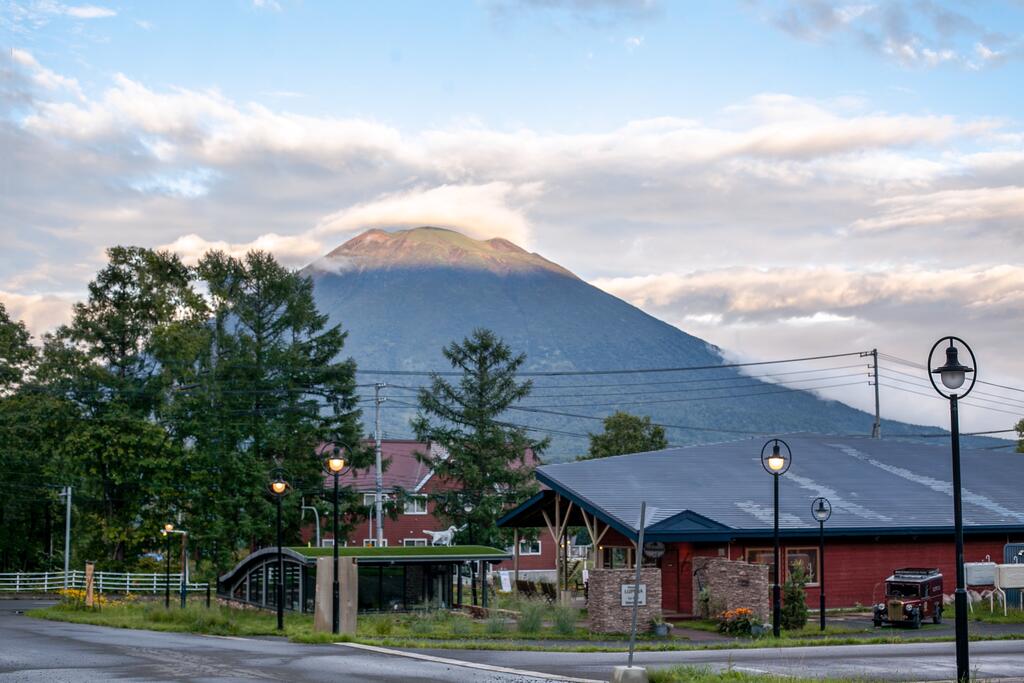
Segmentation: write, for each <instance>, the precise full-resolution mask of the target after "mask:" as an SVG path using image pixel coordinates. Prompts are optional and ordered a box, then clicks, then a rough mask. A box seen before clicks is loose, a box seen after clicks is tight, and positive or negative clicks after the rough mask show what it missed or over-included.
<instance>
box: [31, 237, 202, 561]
mask: <svg viewBox="0 0 1024 683" xmlns="http://www.w3.org/2000/svg"><path fill="white" fill-rule="evenodd" d="M107 255H108V258H109V263H108V264H107V266H106V267H105V268H103V269H102V270H101V271H100V272H99V273H98V274H97V276H96V278H95V279H94V280H93V281H92V282H91V283H90V284H89V295H88V298H87V300H86V301H84V302H82V303H78V304H76V305H75V307H74V317H73V320H72V322H71V324H70V325H66V326H62V327H61V328H59V329H58V330H57V331H56V332H55V333H54V334H53V335H51V336H49V337H48V338H47V340H46V343H45V346H44V354H43V362H42V363H41V365H40V368H39V372H38V376H39V379H40V380H41V381H43V382H45V383H46V384H47V385H48V387H49V388H50V390H51V391H53V392H54V393H55V395H58V396H61V397H63V398H66V400H68V401H70V402H71V404H72V405H73V407H74V411H75V419H74V422H73V424H71V425H70V427H69V429H68V431H67V433H66V435H65V438H64V439H63V441H62V442H61V444H60V446H59V447H58V449H57V451H56V453H54V454H52V455H53V457H54V458H55V463H54V474H55V475H56V476H59V477H61V478H62V479H63V478H74V479H75V480H76V482H77V483H78V489H77V491H76V501H77V503H78V505H77V506H76V511H77V512H78V513H79V522H80V523H79V524H78V525H77V527H76V529H77V533H76V537H77V539H79V541H80V545H81V547H82V549H83V550H84V552H85V553H86V554H87V555H89V556H91V557H93V558H96V559H99V560H101V561H104V562H105V563H106V564H107V566H121V565H124V564H126V563H128V564H130V563H132V562H134V561H135V560H136V558H137V557H138V556H139V554H140V553H141V552H142V551H144V550H145V549H147V548H149V547H151V546H152V544H153V540H154V539H155V538H157V537H158V531H159V528H160V526H161V524H162V523H163V522H165V521H166V520H167V518H168V515H169V514H171V513H172V511H173V510H174V508H175V507H177V502H178V501H177V500H176V498H177V496H175V495H174V493H175V484H176V482H180V480H181V474H182V471H181V465H182V464H183V462H184V458H183V457H182V448H181V446H182V444H181V443H180V442H176V441H175V440H174V439H173V438H171V435H170V434H168V432H167V431H166V430H164V429H163V428H162V427H161V426H160V425H159V424H158V422H157V420H158V419H159V416H160V415H161V413H162V411H163V408H164V406H165V405H166V403H167V401H168V400H169V393H170V392H171V390H172V389H173V387H174V384H175V375H176V368H174V367H173V366H171V365H168V364H166V363H164V362H163V361H164V360H165V359H164V358H163V351H165V350H166V349H167V348H174V347H175V346H176V343H175V342H174V341H172V340H178V339H180V338H181V337H183V336H186V337H187V336H189V335H190V334H192V335H194V334H196V333H197V332H198V330H199V328H200V327H201V325H202V321H203V319H204V318H205V307H204V305H203V302H202V299H201V298H200V297H199V296H198V295H197V294H196V292H195V291H194V290H193V289H192V286H191V283H190V271H189V269H188V268H187V267H186V266H184V265H183V264H182V263H181V261H180V260H179V259H178V258H177V257H176V256H173V255H171V254H167V253H162V252H154V251H151V250H149V249H143V248H139V247H113V248H111V249H109V250H108V252H107Z"/></svg>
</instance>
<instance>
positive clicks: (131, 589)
mask: <svg viewBox="0 0 1024 683" xmlns="http://www.w3.org/2000/svg"><path fill="white" fill-rule="evenodd" d="M66 579H67V580H66V581H65V575H64V572H12V573H6V574H0V593H53V592H56V591H58V590H61V589H63V588H75V589H84V588H85V572H84V571H70V572H68V573H67V577H66ZM181 580H182V577H181V574H180V573H177V574H171V575H170V576H169V577H168V575H166V574H164V573H162V572H161V573H153V574H140V573H130V572H96V573H95V574H93V589H94V590H95V591H97V592H98V593H104V592H108V593H162V592H163V591H164V590H166V589H167V588H168V587H169V588H170V589H171V592H175V593H177V592H180V591H181ZM208 585H209V584H206V583H193V582H189V583H187V584H186V585H185V590H186V591H188V592H190V593H195V592H201V591H205V590H206V589H207V587H208Z"/></svg>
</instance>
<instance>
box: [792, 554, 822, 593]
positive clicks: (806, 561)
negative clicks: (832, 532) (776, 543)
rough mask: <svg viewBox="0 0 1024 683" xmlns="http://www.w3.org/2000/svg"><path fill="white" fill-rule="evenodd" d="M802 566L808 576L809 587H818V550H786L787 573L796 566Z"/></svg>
mask: <svg viewBox="0 0 1024 683" xmlns="http://www.w3.org/2000/svg"><path fill="white" fill-rule="evenodd" d="M797 564H799V565H801V566H803V568H804V572H805V573H806V574H807V583H808V585H815V586H817V585H818V549H817V548H786V571H789V569H790V567H792V566H794V565H797Z"/></svg>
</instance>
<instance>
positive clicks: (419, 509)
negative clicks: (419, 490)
mask: <svg viewBox="0 0 1024 683" xmlns="http://www.w3.org/2000/svg"><path fill="white" fill-rule="evenodd" d="M402 512H404V513H405V514H407V515H425V514H427V497H426V496H409V497H408V498H406V499H405V501H404V502H403V503H402Z"/></svg>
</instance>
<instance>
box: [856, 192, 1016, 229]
mask: <svg viewBox="0 0 1024 683" xmlns="http://www.w3.org/2000/svg"><path fill="white" fill-rule="evenodd" d="M876 206H877V207H878V208H879V209H880V212H881V213H880V215H878V216H876V217H873V218H862V219H859V220H856V221H854V222H853V224H852V226H851V227H852V228H853V229H854V230H860V231H877V230H891V229H895V228H909V227H927V226H933V225H953V226H958V227H963V228H974V227H975V226H977V225H978V224H980V223H986V222H1002V221H1013V222H1014V223H1015V224H1016V225H1017V226H1020V225H1022V222H1024V187H1020V186H1017V185H1012V186H1007V187H981V188H975V189H968V190H943V191H941V192H931V193H921V194H912V195H900V196H896V197H887V198H885V199H880V200H879V201H878V202H877V203H876ZM1016 230H1017V231H1020V227H1017V228H1016Z"/></svg>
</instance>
